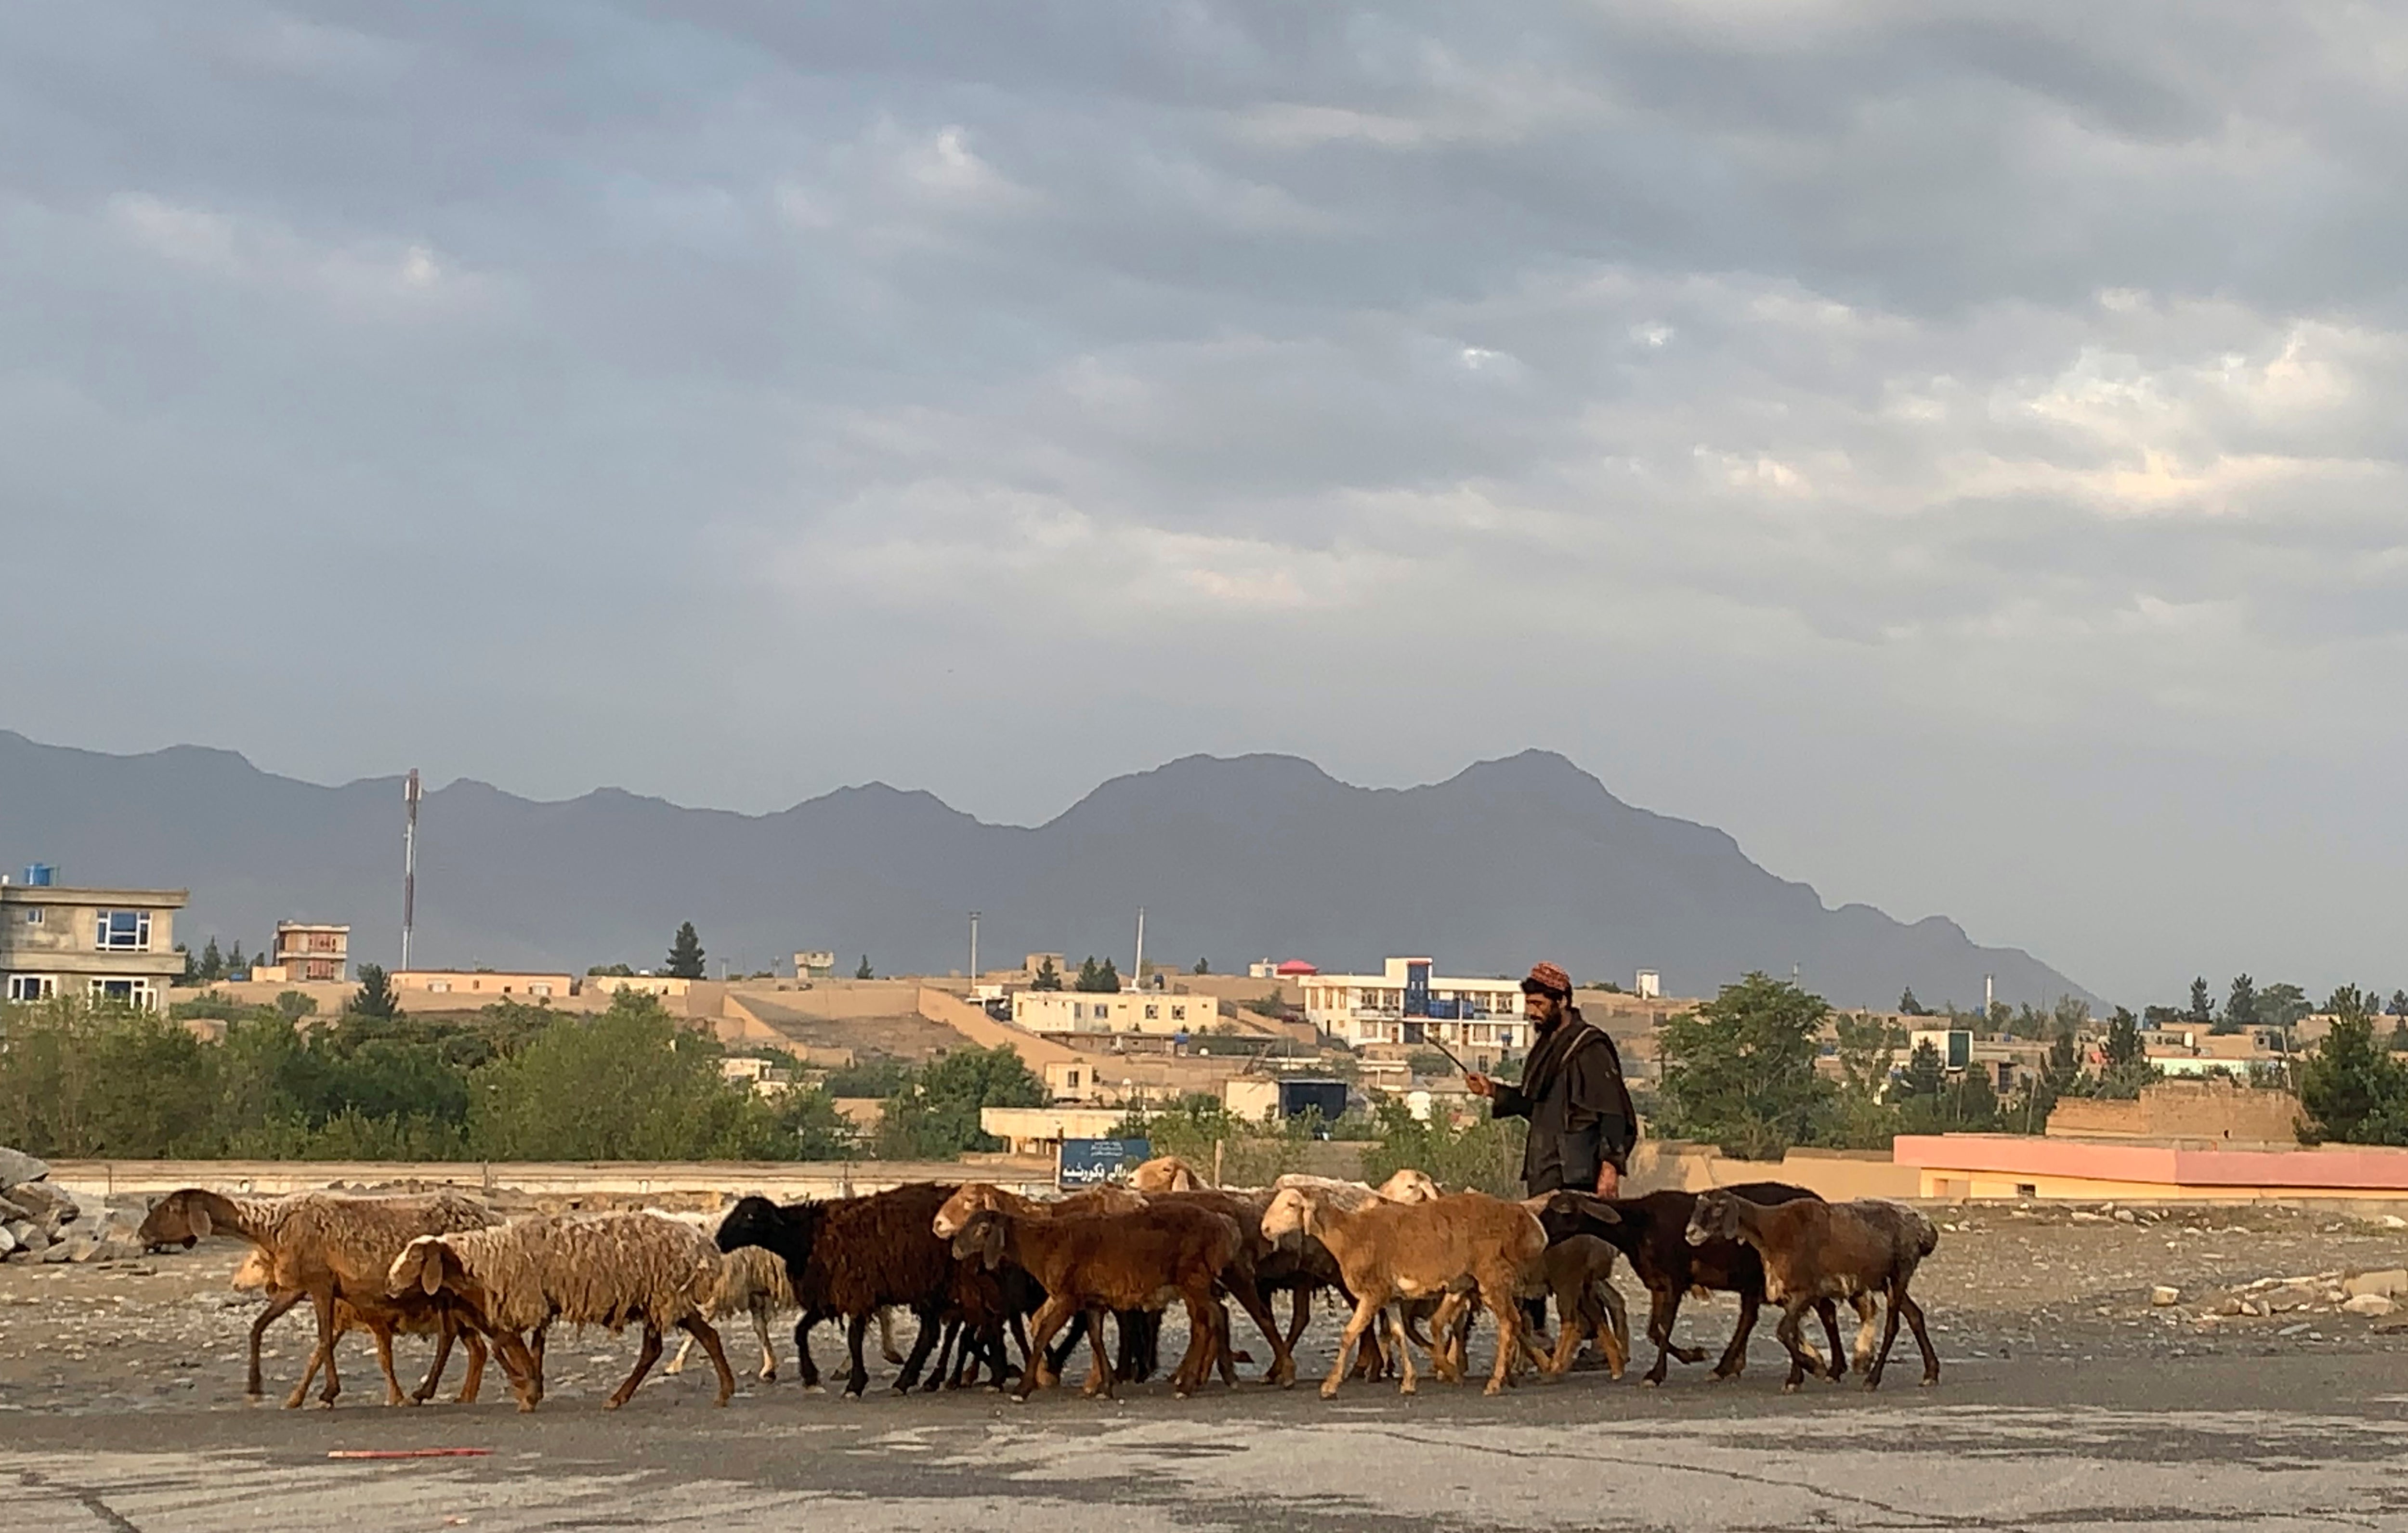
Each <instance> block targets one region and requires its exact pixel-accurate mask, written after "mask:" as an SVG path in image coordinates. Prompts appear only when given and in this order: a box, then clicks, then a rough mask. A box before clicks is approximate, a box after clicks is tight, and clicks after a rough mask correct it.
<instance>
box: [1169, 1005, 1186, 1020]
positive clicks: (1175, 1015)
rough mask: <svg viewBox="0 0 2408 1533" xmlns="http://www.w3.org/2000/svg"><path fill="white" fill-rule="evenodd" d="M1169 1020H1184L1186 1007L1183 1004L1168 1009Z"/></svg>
mask: <svg viewBox="0 0 2408 1533" xmlns="http://www.w3.org/2000/svg"><path fill="white" fill-rule="evenodd" d="M1170 1020H1171V1021H1173V1022H1185V1021H1186V1020H1187V1008H1185V1007H1183V1006H1174V1007H1172V1008H1171V1009H1170Z"/></svg>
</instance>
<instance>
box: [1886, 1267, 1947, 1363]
mask: <svg viewBox="0 0 2408 1533" xmlns="http://www.w3.org/2000/svg"><path fill="white" fill-rule="evenodd" d="M1889 1292H1890V1299H1889V1312H1890V1313H1891V1314H1893V1315H1895V1314H1897V1313H1898V1312H1899V1311H1900V1310H1904V1311H1906V1323H1907V1324H1908V1325H1911V1326H1913V1327H1914V1345H1915V1350H1916V1351H1918V1352H1920V1353H1922V1354H1923V1377H1922V1379H1921V1380H1920V1381H1918V1382H1919V1383H1920V1384H1921V1385H1922V1386H1923V1387H1924V1388H1927V1389H1928V1388H1929V1387H1930V1386H1931V1385H1933V1384H1936V1383H1939V1382H1940V1354H1939V1353H1938V1352H1937V1351H1936V1350H1934V1348H1933V1347H1932V1345H1931V1338H1930V1337H1929V1336H1928V1335H1926V1334H1925V1332H1924V1329H1923V1306H1922V1305H1920V1304H1917V1303H1915V1302H1914V1299H1913V1298H1911V1297H1908V1296H1907V1292H1906V1284H1905V1283H1903V1282H1897V1283H1892V1284H1891V1285H1890V1291H1889Z"/></svg>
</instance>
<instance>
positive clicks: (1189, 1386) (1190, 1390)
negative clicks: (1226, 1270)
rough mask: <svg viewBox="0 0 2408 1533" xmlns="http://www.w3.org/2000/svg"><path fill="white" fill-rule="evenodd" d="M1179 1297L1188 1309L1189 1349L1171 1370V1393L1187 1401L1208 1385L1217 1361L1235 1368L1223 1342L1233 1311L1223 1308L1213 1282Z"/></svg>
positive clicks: (1186, 1291) (1232, 1370)
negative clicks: (1229, 1363)
mask: <svg viewBox="0 0 2408 1533" xmlns="http://www.w3.org/2000/svg"><path fill="white" fill-rule="evenodd" d="M1179 1297H1180V1298H1181V1299H1182V1300H1183V1301H1184V1303H1185V1305H1186V1308H1187V1350H1186V1351H1185V1352H1183V1353H1181V1354H1179V1366H1178V1367H1177V1368H1174V1369H1172V1370H1171V1374H1170V1393H1171V1394H1173V1395H1174V1396H1176V1397H1179V1398H1181V1399H1185V1398H1186V1397H1188V1396H1190V1395H1193V1394H1195V1393H1196V1392H1197V1390H1199V1389H1201V1388H1203V1387H1204V1384H1205V1382H1206V1381H1207V1380H1209V1379H1210V1378H1211V1376H1212V1368H1213V1365H1214V1363H1215V1361H1216V1360H1217V1361H1218V1362H1219V1363H1220V1365H1221V1367H1222V1368H1224V1370H1225V1371H1230V1372H1234V1371H1235V1370H1234V1369H1230V1368H1229V1366H1228V1353H1229V1349H1228V1348H1227V1347H1226V1346H1223V1345H1222V1344H1221V1341H1220V1338H1221V1333H1222V1332H1223V1331H1224V1330H1225V1329H1226V1327H1227V1325H1228V1324H1229V1311H1227V1310H1226V1309H1224V1308H1222V1305H1221V1298H1220V1296H1219V1295H1218V1294H1217V1293H1215V1292H1214V1291H1213V1288H1212V1285H1211V1284H1209V1283H1208V1284H1205V1285H1204V1286H1203V1287H1202V1288H1201V1289H1200V1290H1198V1289H1189V1290H1185V1291H1183V1292H1182V1293H1181V1295H1180V1296H1179Z"/></svg>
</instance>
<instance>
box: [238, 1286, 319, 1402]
mask: <svg viewBox="0 0 2408 1533" xmlns="http://www.w3.org/2000/svg"><path fill="white" fill-rule="evenodd" d="M308 1297H309V1291H308V1289H306V1288H295V1289H294V1290H293V1291H292V1292H291V1293H289V1294H279V1295H277V1296H276V1297H274V1298H272V1299H270V1300H268V1303H267V1308H266V1309H265V1310H262V1311H259V1318H258V1319H256V1320H254V1321H252V1322H251V1372H250V1373H249V1375H247V1376H246V1377H245V1379H244V1381H243V1385H242V1392H243V1393H244V1394H246V1395H249V1396H251V1397H254V1398H256V1397H258V1396H260V1395H261V1394H264V1393H265V1390H264V1389H263V1387H262V1386H261V1384H260V1382H259V1339H260V1337H261V1336H262V1335H264V1334H265V1332H266V1330H267V1327H268V1326H270V1325H275V1324H276V1323H277V1322H278V1321H279V1320H281V1319H283V1318H284V1316H285V1314H286V1312H287V1311H290V1310H291V1309H292V1308H293V1306H294V1305H296V1304H298V1303H300V1302H301V1301H302V1300H303V1299H305V1298H308ZM317 1362H318V1359H317V1358H316V1357H315V1356H314V1355H313V1356H312V1357H311V1358H310V1359H309V1364H310V1371H311V1372H312V1373H315V1372H316V1371H317ZM301 1388H302V1390H303V1391H304V1392H305V1393H306V1392H307V1391H308V1388H309V1385H308V1381H306V1380H305V1381H303V1383H302V1385H301Z"/></svg>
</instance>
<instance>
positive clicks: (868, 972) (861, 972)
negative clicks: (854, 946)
mask: <svg viewBox="0 0 2408 1533" xmlns="http://www.w3.org/2000/svg"><path fill="white" fill-rule="evenodd" d="M853 978H854V979H856V980H874V979H876V978H878V971H877V970H876V969H874V968H872V967H869V954H867V953H863V954H862V955H861V967H859V968H856V969H854V970H853Z"/></svg>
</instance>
